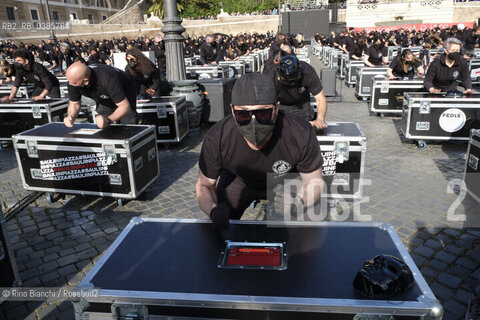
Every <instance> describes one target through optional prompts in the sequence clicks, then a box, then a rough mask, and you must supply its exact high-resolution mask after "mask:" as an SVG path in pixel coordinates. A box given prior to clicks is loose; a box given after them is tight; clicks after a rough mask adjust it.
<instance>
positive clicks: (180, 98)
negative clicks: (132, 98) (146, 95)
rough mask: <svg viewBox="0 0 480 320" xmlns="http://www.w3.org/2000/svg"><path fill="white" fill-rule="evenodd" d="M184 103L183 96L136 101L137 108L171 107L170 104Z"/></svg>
mask: <svg viewBox="0 0 480 320" xmlns="http://www.w3.org/2000/svg"><path fill="white" fill-rule="evenodd" d="M184 102H185V96H183V95H180V96H162V97H155V98H152V99H148V100H137V107H138V106H147V105H155V106H160V105H171V104H172V103H175V104H182V103H184Z"/></svg>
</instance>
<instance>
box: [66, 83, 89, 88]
mask: <svg viewBox="0 0 480 320" xmlns="http://www.w3.org/2000/svg"><path fill="white" fill-rule="evenodd" d="M70 86H71V87H74V88H76V89H84V88H86V87H87V86H86V85H85V82H83V84H81V85H79V86H73V85H71V84H70Z"/></svg>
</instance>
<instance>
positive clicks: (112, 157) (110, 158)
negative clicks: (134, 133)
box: [102, 144, 117, 166]
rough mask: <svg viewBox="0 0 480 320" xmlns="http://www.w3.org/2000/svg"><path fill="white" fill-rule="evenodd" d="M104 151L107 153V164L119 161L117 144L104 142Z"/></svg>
mask: <svg viewBox="0 0 480 320" xmlns="http://www.w3.org/2000/svg"><path fill="white" fill-rule="evenodd" d="M102 148H103V153H105V158H106V159H107V166H110V165H112V164H114V163H116V162H117V153H116V152H115V145H113V144H104V145H103V146H102Z"/></svg>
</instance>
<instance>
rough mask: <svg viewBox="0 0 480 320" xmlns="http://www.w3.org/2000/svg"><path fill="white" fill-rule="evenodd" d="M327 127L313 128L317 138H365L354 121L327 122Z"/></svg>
mask: <svg viewBox="0 0 480 320" xmlns="http://www.w3.org/2000/svg"><path fill="white" fill-rule="evenodd" d="M327 125H328V127H327V128H325V129H321V130H318V129H317V130H315V133H316V135H317V140H319V141H321V140H332V138H333V139H335V138H338V137H348V138H350V139H351V140H359V139H364V138H366V135H365V134H364V133H363V132H362V130H361V129H360V127H359V126H358V123H356V122H327Z"/></svg>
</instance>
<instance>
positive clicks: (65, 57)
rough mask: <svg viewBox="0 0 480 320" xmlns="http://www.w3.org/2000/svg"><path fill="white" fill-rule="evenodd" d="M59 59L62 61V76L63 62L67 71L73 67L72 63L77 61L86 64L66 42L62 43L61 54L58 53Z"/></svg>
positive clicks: (62, 71)
mask: <svg viewBox="0 0 480 320" xmlns="http://www.w3.org/2000/svg"><path fill="white" fill-rule="evenodd" d="M58 57H59V60H60V68H61V73H62V75H63V73H64V70H63V62H65V65H66V66H67V69H68V67H70V66H71V65H72V63H74V62H75V61H77V60H80V61H82V62H84V60H83V58H82V57H80V56H79V55H78V54H77V52H76V51H75V50H73V49H70V46H69V45H68V43H66V42H62V43H60V52H59V53H58Z"/></svg>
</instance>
